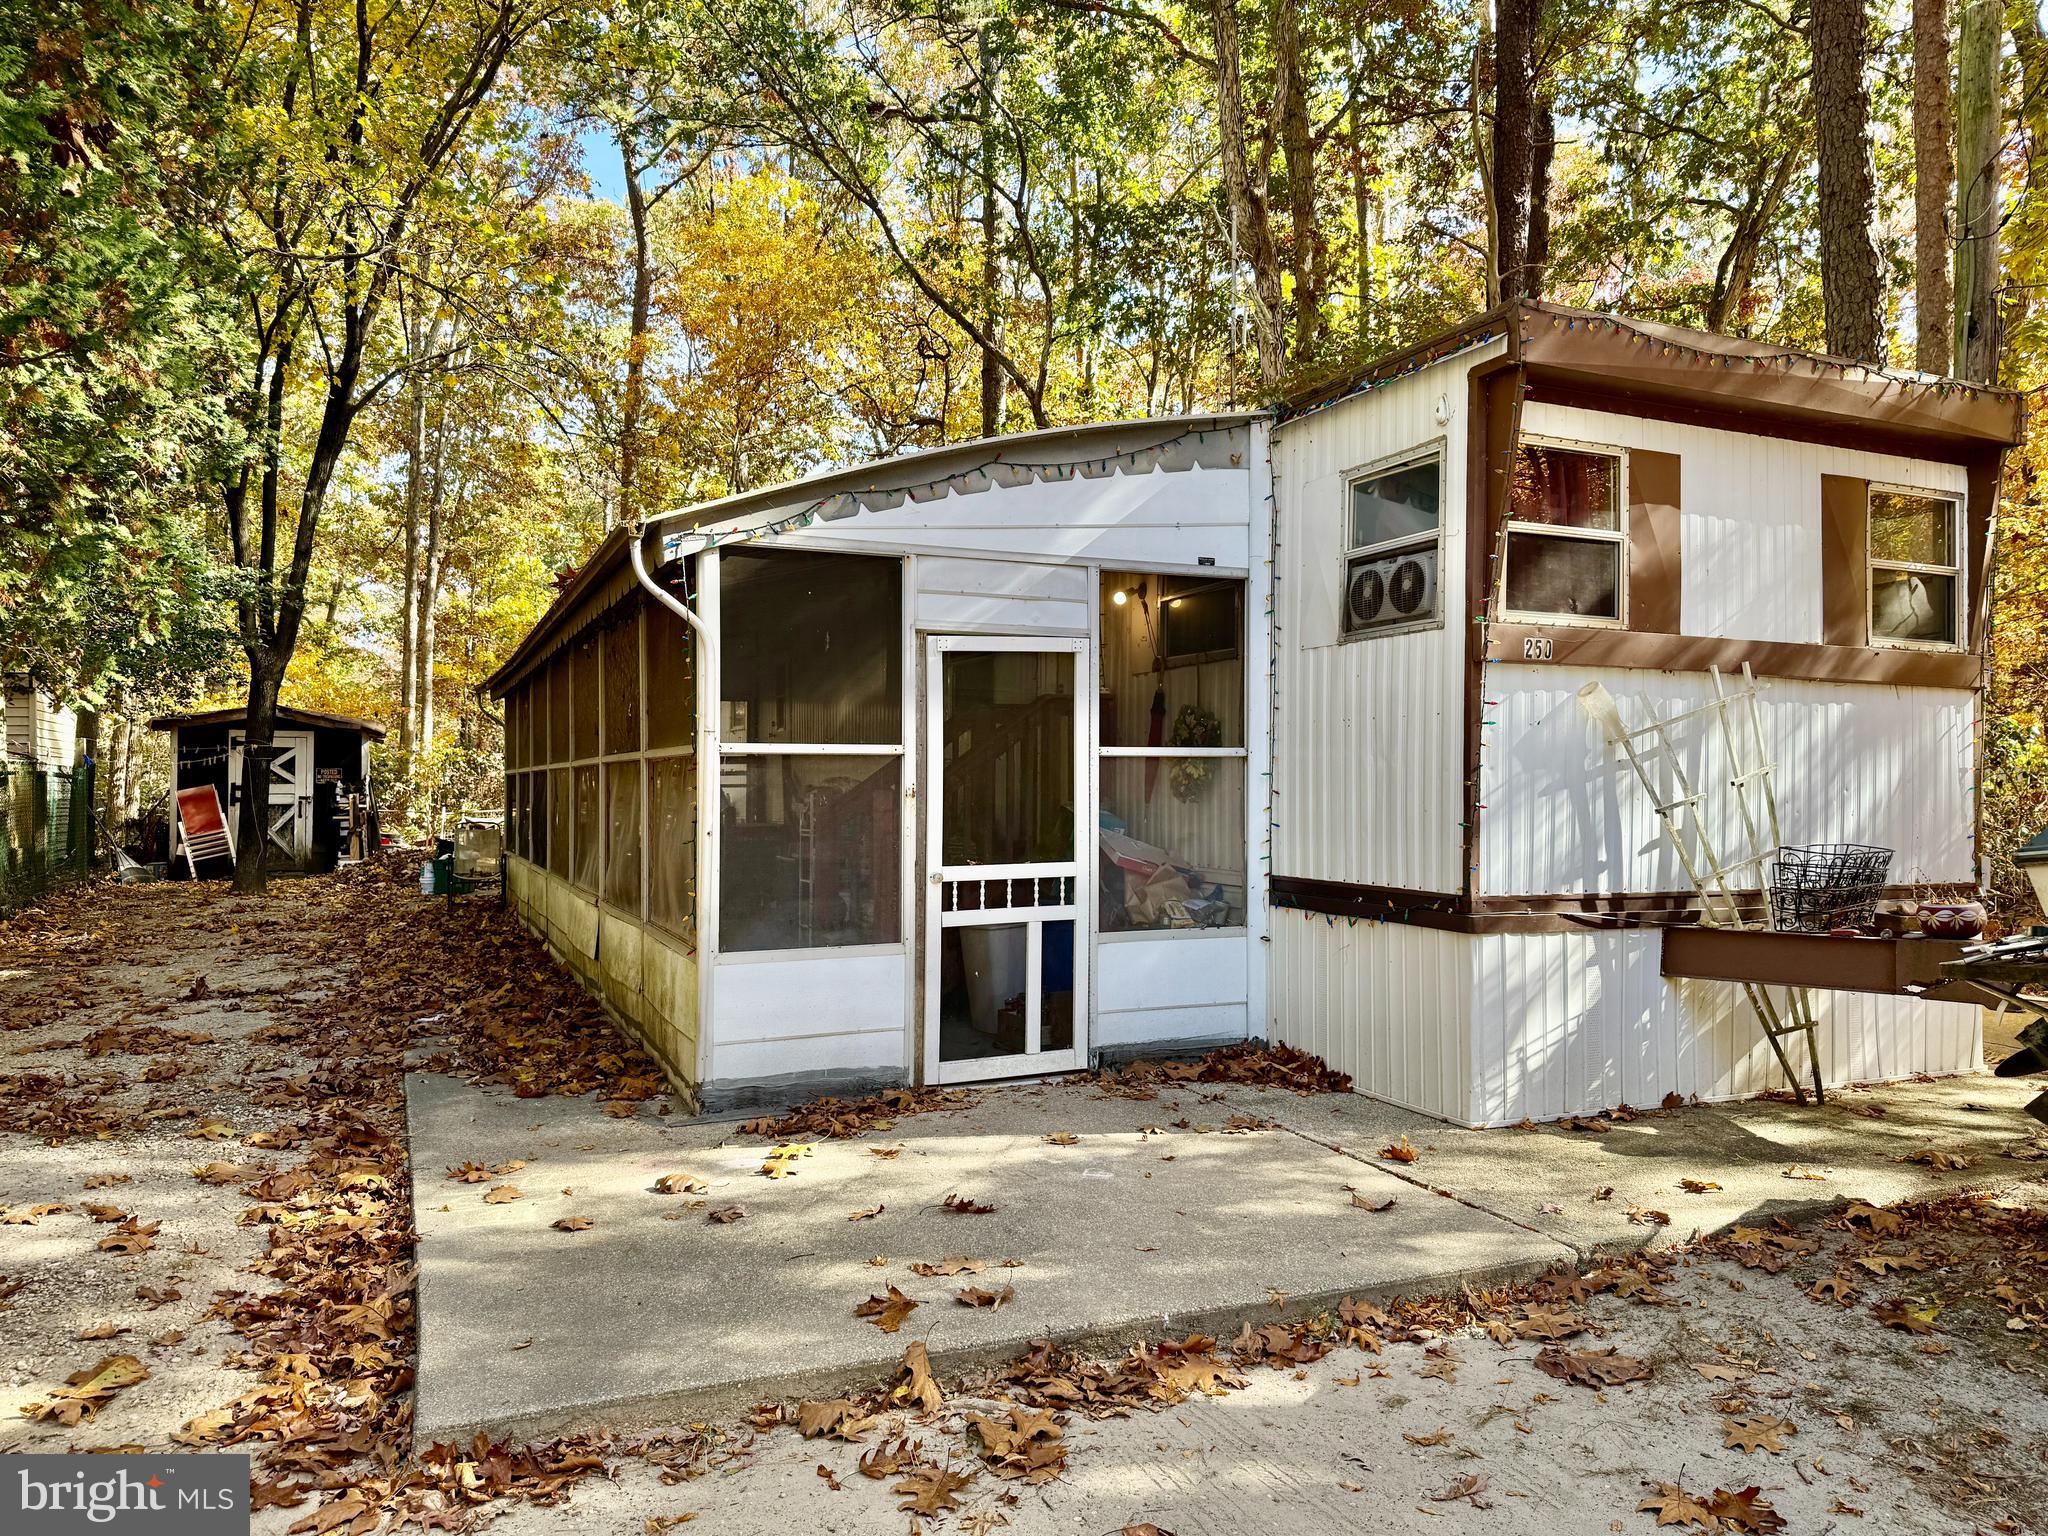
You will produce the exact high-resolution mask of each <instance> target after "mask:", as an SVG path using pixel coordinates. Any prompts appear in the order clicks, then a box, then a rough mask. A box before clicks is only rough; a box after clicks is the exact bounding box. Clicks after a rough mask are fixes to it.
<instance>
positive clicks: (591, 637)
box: [568, 634, 601, 759]
mask: <svg viewBox="0 0 2048 1536" xmlns="http://www.w3.org/2000/svg"><path fill="white" fill-rule="evenodd" d="M569 677H570V683H569V707H570V722H571V723H570V737H569V742H570V751H569V754H568V755H569V756H570V757H572V758H576V759H582V758H586V757H595V756H597V717H598V700H599V693H598V689H599V687H600V686H601V685H600V684H599V681H598V659H597V636H596V635H595V634H587V635H585V636H584V637H583V638H582V639H581V640H578V641H577V642H576V645H575V649H574V650H573V651H571V653H570V662H569Z"/></svg>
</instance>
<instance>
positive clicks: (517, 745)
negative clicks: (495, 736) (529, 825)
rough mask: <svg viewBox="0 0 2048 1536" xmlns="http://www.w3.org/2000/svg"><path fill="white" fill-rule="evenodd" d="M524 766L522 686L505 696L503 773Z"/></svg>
mask: <svg viewBox="0 0 2048 1536" xmlns="http://www.w3.org/2000/svg"><path fill="white" fill-rule="evenodd" d="M525 766H526V689H525V688H524V687H523V686H522V687H518V688H514V689H513V690H512V691H511V692H510V693H508V694H506V695H505V771H506V772H507V774H510V773H512V772H513V771H515V770H517V769H520V768H524V767H525ZM508 805H509V801H508Z"/></svg>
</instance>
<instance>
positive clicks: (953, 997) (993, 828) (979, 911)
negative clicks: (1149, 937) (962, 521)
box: [924, 635, 1088, 1083]
mask: <svg viewBox="0 0 2048 1536" xmlns="http://www.w3.org/2000/svg"><path fill="white" fill-rule="evenodd" d="M925 644H926V650H925V699H926V704H925V707H926V731H925V782H926V784H928V785H929V786H930V795H931V799H930V801H929V802H928V805H927V809H926V822H925V838H926V843H925V869H926V872H927V874H926V886H925V891H926V922H925V1009H924V1018H925V1080H926V1081H927V1082H934V1083H958V1082H971V1081H975V1080H978V1079H983V1078H996V1077H1016V1076H1021V1075H1027V1074H1035V1073H1041V1072H1066V1071H1073V1070H1076V1069H1078V1068H1080V1067H1081V1066H1083V1065H1085V1063H1086V1061H1087V953H1088V951H1087V942H1086V933H1085V929H1084V928H1083V925H1082V915H1083V912H1084V910H1085V908H1084V906H1083V900H1084V894H1085V891H1086V885H1087V882H1086V881H1085V880H1084V879H1083V871H1082V864H1081V857H1080V852H1081V843H1080V838H1081V834H1082V832H1083V831H1084V827H1083V825H1082V822H1083V819H1084V815H1085V796H1084V794H1083V790H1084V789H1085V787H1086V782H1087V781H1086V776H1085V774H1084V771H1083V754H1084V753H1085V751H1086V740H1085V737H1084V735H1083V718H1082V715H1081V713H1080V701H1079V688H1078V684H1079V681H1080V679H1081V677H1082V665H1083V662H1084V660H1085V657H1086V651H1087V643H1086V642H1085V641H1082V640H1042V639H1036V638H1032V639H1025V638H1015V639H1011V638H988V637H982V636H972V637H969V636H951V635H947V636H933V637H931V638H930V639H928V640H927V641H926V643H925Z"/></svg>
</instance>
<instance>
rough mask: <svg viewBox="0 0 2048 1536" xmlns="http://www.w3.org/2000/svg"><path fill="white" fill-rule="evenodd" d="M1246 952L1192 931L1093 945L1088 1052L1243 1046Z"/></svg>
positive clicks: (1246, 946)
mask: <svg viewBox="0 0 2048 1536" xmlns="http://www.w3.org/2000/svg"><path fill="white" fill-rule="evenodd" d="M1251 945H1252V940H1251V939H1250V938H1248V937H1247V936H1246V935H1245V934H1243V933H1241V932H1237V933H1227V934H1205V933H1197V932H1193V931H1182V932H1178V933H1168V934H1162V935H1158V936H1153V935H1146V936H1143V937H1134V938H1117V939H1112V940H1110V941H1108V942H1106V943H1098V944H1097V945H1096V947H1095V1024H1094V1032H1093V1034H1092V1035H1091V1036H1090V1039H1089V1044H1090V1045H1091V1046H1094V1047H1097V1048H1100V1047H1103V1046H1112V1047H1113V1046H1127V1045H1138V1044H1144V1043H1147V1042H1150V1041H1155V1040H1161V1041H1164V1040H1175V1041H1192V1040H1224V1039H1229V1040H1242V1039H1244V1038H1245V1034H1246V1029H1245V1021H1246V1011H1245V1010H1246V1002H1247V1000H1248V998H1249V996H1250V985H1249V984H1250V966H1251V955H1250V949H1251Z"/></svg>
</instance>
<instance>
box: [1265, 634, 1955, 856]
mask: <svg viewBox="0 0 2048 1536" xmlns="http://www.w3.org/2000/svg"><path fill="white" fill-rule="evenodd" d="M1594 680H1598V681H1600V682H1602V683H1604V684H1605V685H1606V686H1607V688H1608V690H1609V691H1610V692H1611V693H1612V694H1613V695H1614V697H1615V699H1616V700H1617V701H1618V702H1619V703H1620V705H1621V710H1622V715H1623V718H1624V719H1626V720H1627V721H1629V723H1630V724H1632V725H1633V724H1647V723H1648V721H1649V719H1650V714H1651V710H1652V708H1654V709H1655V710H1656V711H1657V712H1658V713H1659V714H1661V715H1664V716H1672V715H1676V714H1678V713H1680V712H1681V711H1683V710H1686V709H1691V708H1694V707H1697V706H1698V705H1700V704H1703V703H1705V702H1706V701H1707V700H1709V699H1711V698H1712V697H1713V685H1712V680H1711V679H1710V678H1709V676H1708V675H1707V674H1705V673H1696V672H1686V673H1680V672H1640V671H1616V670H1611V669H1596V668H1586V667H1563V666H1555V667H1552V666H1521V665H1512V666H1511V665H1497V666H1492V667H1489V668H1488V669H1487V704H1488V707H1487V711H1486V717H1487V719H1488V720H1489V721H1490V722H1492V723H1491V724H1489V725H1488V726H1487V727H1486V729H1485V733H1484V736H1483V751H1482V755H1481V760H1480V785H1481V788H1480V801H1481V803H1482V804H1483V805H1484V806H1485V809H1484V811H1483V812H1482V813H1481V815H1480V822H1479V864H1480V884H1479V889H1480V890H1481V892H1482V893H1484V894H1487V895H1499V896H1510V895H1541V894H1546V893H1552V892H1571V893H1575V894H1576V893H1579V892H1587V891H1598V892H1645V891H1678V890H1684V889H1686V888H1687V880H1686V876H1685V871H1684V869H1683V868H1682V867H1681V866H1680V864H1679V862H1678V860H1677V857H1676V856H1675V854H1674V853H1673V852H1672V849H1671V846H1670V841H1669V839H1668V838H1666V837H1665V836H1664V835H1663V832H1662V828H1661V826H1660V825H1659V823H1658V820H1657V817H1656V814H1655V812H1654V811H1653V810H1652V808H1651V805H1650V797H1649V796H1648V795H1647V794H1646V793H1645V792H1644V791H1643V788H1642V786H1641V785H1640V784H1639V783H1638V782H1637V781H1636V778H1635V776H1634V774H1633V773H1632V772H1631V771H1630V769H1629V767H1628V764H1627V762H1626V761H1625V760H1624V759H1623V758H1622V757H1621V756H1620V754H1619V753H1617V752H1614V751H1612V750H1611V749H1609V748H1608V747H1607V745H1606V743H1605V741H1604V740H1603V738H1602V736H1601V732H1600V728H1599V726H1598V725H1596V724H1595V723H1594V722H1593V720H1592V719H1591V718H1590V717H1589V716H1588V715H1587V714H1586V713H1585V711H1584V710H1583V709H1582V708H1581V707H1580V706H1579V702H1578V690H1579V688H1580V686H1581V685H1583V684H1585V683H1587V682H1589V681H1594ZM1729 686H1730V687H1731V688H1734V687H1740V686H1741V679H1740V678H1739V677H1738V678H1736V679H1734V680H1733V681H1732V682H1731V683H1730V685H1729ZM1761 702H1762V712H1763V719H1764V729H1765V735H1766V741H1767V743H1768V746H1769V749H1770V753H1771V759H1772V761H1773V762H1774V763H1775V764H1776V765H1777V772H1776V774H1775V779H1774V782H1775V788H1776V793H1777V802H1778V816H1779V823H1780V825H1781V827H1782V829H1783V833H1784V839H1785V841H1786V842H1787V843H1794V844H1799V843H1824V842H1858V843H1876V844H1880V845H1882V846H1884V847H1888V848H1892V849H1895V850H1897V852H1896V856H1895V857H1894V859H1893V861H1892V879H1893V880H1894V881H1895V882H1897V883H1901V884H1904V883H1909V882H1920V881H1929V882H1945V881H1966V880H1971V879H1974V878H1975V866H1976V857H1975V851H1974V848H1973V845H1972V837H1971V834H1972V825H1973V822H1972V815H1973V812H1972V793H1971V777H1972V772H1973V747H1972V734H1973V719H1974V713H1975V708H1976V698H1975V695H1974V694H1971V693H1968V692H1966V691H1962V690H1957V689H1934V688H1897V687H1891V686H1885V685H1874V684H1835V683H1814V682H1795V681H1785V680H1771V679H1766V680H1764V682H1763V684H1762V694H1761ZM1718 732H1719V727H1718V725H1717V724H1716V722H1715V721H1714V720H1713V718H1712V717H1710V716H1707V717H1700V718H1696V719H1694V720H1692V721H1690V722H1687V723H1686V724H1684V725H1681V726H1678V727H1676V728H1674V741H1675V742H1676V743H1677V744H1678V745H1679V747H1680V749H1681V753H1682V756H1683V757H1684V759H1685V763H1686V772H1687V774H1688V775H1689V776H1690V777H1691V778H1692V780H1693V784H1694V787H1695V788H1701V789H1704V791H1705V793H1706V795H1707V799H1706V802H1705V806H1704V809H1705V811H1706V813H1707V822H1708V829H1709V834H1710V835H1711V836H1712V837H1713V838H1714V839H1715V841H1716V844H1717V851H1719V852H1720V853H1721V854H1722V855H1723V857H1724V858H1728V857H1733V854H1734V850H1735V849H1736V848H1737V846H1738V843H1739V841H1740V837H1741V824H1740V821H1739V819H1738V816H1737V814H1736V808H1735V804H1734V797H1733V795H1732V793H1731V792H1730V791H1729V789H1728V786H1727V782H1726V781H1727V773H1728V765H1729V757H1728V753H1727V750H1726V748H1725V746H1724V745H1723V743H1722V741H1721V739H1720V737H1719V734H1718ZM1283 803H1284V802H1283Z"/></svg>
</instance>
